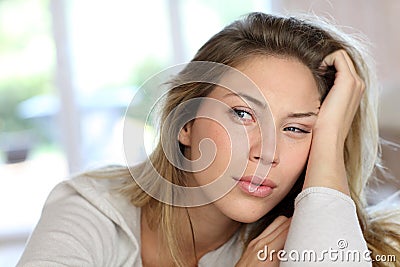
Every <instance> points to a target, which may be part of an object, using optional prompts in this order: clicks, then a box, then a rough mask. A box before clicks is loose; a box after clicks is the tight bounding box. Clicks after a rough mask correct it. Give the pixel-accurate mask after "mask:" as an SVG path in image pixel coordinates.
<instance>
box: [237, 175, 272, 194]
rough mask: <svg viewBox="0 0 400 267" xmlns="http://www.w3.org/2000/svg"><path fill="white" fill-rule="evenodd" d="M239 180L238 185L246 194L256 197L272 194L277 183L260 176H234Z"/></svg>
mask: <svg viewBox="0 0 400 267" xmlns="http://www.w3.org/2000/svg"><path fill="white" fill-rule="evenodd" d="M233 179H234V180H235V181H237V186H238V187H239V188H240V189H241V190H242V191H243V192H244V193H246V194H248V195H251V196H255V197H261V198H263V197H267V196H269V195H271V194H272V192H273V189H274V188H275V187H276V184H275V183H274V182H273V181H271V180H269V179H266V178H261V177H259V176H243V177H241V178H236V177H233Z"/></svg>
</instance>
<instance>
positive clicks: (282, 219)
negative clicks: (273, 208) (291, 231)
mask: <svg viewBox="0 0 400 267" xmlns="http://www.w3.org/2000/svg"><path fill="white" fill-rule="evenodd" d="M288 220H289V218H287V217H285V216H278V217H277V218H276V219H275V220H274V221H273V222H272V223H271V224H270V225H268V226H267V228H265V230H264V231H263V232H262V233H261V234H259V235H258V237H256V238H255V239H254V240H255V241H258V240H260V239H262V238H264V237H266V236H268V235H269V234H271V233H272V232H274V231H275V230H276V229H277V228H278V227H279V226H281V225H282V224H284V223H285V222H286V221H288Z"/></svg>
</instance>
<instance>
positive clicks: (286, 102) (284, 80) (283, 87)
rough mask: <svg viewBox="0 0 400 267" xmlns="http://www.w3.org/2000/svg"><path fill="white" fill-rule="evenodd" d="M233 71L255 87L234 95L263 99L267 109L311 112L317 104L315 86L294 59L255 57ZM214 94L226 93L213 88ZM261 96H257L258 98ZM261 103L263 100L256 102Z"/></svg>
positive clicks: (312, 80) (316, 89)
mask: <svg viewBox="0 0 400 267" xmlns="http://www.w3.org/2000/svg"><path fill="white" fill-rule="evenodd" d="M236 69H237V70H239V71H240V72H242V73H243V74H244V75H246V76H247V77H248V78H249V79H250V80H251V81H252V82H253V83H254V84H255V85H256V87H257V89H258V91H259V93H258V95H257V93H255V92H254V90H246V88H240V89H236V90H234V91H235V92H236V93H244V94H248V95H250V96H251V95H253V96H254V98H257V99H260V96H261V98H265V99H266V101H267V102H268V104H269V105H270V107H271V109H273V110H274V109H275V110H280V109H282V108H284V109H285V110H286V109H289V108H292V109H300V110H303V109H307V110H308V109H315V108H318V107H319V104H320V101H319V99H320V94H319V92H318V86H317V83H316V81H315V79H314V77H313V75H312V73H311V71H310V69H309V68H308V67H307V66H305V65H304V64H303V63H301V62H300V61H299V60H297V59H294V58H283V57H275V56H255V57H252V58H251V59H249V60H247V61H246V62H244V63H242V64H239V65H238V66H237V67H236ZM217 89H218V90H216V91H215V92H214V94H218V95H219V94H223V93H224V92H227V90H223V89H222V88H221V87H217ZM260 93H261V94H260ZM260 100H262V101H265V100H264V99H260Z"/></svg>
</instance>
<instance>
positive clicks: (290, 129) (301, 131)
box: [283, 126, 310, 134]
mask: <svg viewBox="0 0 400 267" xmlns="http://www.w3.org/2000/svg"><path fill="white" fill-rule="evenodd" d="M283 130H284V131H285V132H293V133H303V134H305V133H310V131H306V130H303V129H300V128H298V127H293V126H290V127H285V128H283Z"/></svg>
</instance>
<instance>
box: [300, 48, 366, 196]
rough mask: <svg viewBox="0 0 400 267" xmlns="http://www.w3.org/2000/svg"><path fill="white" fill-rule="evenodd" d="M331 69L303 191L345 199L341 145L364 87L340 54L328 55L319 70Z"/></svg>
mask: <svg viewBox="0 0 400 267" xmlns="http://www.w3.org/2000/svg"><path fill="white" fill-rule="evenodd" d="M327 66H334V67H335V69H336V75H335V82H334V85H333V87H332V88H331V90H330V92H329V93H328V95H327V97H326V99H325V101H324V102H323V103H322V105H321V108H320V111H319V114H318V119H317V122H316V124H315V127H314V129H313V139H312V143H311V150H310V157H309V161H308V166H307V173H306V177H305V182H304V188H307V187H312V186H323V187H329V188H333V189H336V190H339V191H341V192H343V193H345V194H348V195H349V187H348V183H347V177H346V170H345V164H344V143H345V140H346V137H347V135H348V133H349V130H350V127H351V124H352V122H353V119H354V116H355V114H356V112H357V110H358V107H359V105H360V101H361V97H362V94H363V92H364V90H365V84H364V82H363V81H362V79H361V78H360V77H359V75H358V74H357V71H356V69H355V67H354V64H353V62H352V60H351V59H350V57H349V55H348V54H347V52H346V51H344V50H338V51H335V52H334V53H332V54H330V55H328V56H327V57H326V58H325V59H324V60H323V62H322V64H321V67H322V68H324V67H327Z"/></svg>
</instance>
